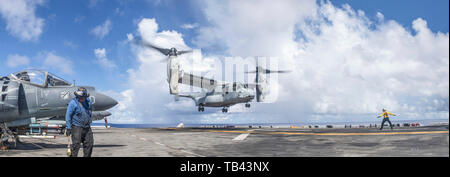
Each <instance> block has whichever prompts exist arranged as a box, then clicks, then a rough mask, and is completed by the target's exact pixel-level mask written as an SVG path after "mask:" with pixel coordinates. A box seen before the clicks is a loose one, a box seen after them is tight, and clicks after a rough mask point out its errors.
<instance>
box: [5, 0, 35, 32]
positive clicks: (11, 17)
mask: <svg viewBox="0 0 450 177" xmlns="http://www.w3.org/2000/svg"><path fill="white" fill-rule="evenodd" d="M0 4H1V5H0V14H1V15H2V17H3V19H4V20H5V21H6V30H8V31H9V33H11V35H13V36H15V37H17V38H19V39H20V40H22V41H36V40H37V39H38V38H39V36H40V35H41V34H42V30H43V28H44V19H42V18H39V17H37V16H36V13H35V11H36V7H37V6H40V5H43V4H44V0H14V1H11V0H0Z"/></svg>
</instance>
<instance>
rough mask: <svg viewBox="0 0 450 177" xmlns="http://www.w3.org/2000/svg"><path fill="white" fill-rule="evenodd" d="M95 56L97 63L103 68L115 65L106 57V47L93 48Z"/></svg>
mask: <svg viewBox="0 0 450 177" xmlns="http://www.w3.org/2000/svg"><path fill="white" fill-rule="evenodd" d="M94 54H95V57H96V58H97V61H96V62H97V63H98V64H99V65H100V66H101V67H103V68H115V67H117V66H116V65H115V64H114V63H113V62H111V61H110V60H108V58H106V49H105V48H102V49H100V48H99V49H95V50H94Z"/></svg>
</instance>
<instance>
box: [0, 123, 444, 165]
mask: <svg viewBox="0 0 450 177" xmlns="http://www.w3.org/2000/svg"><path fill="white" fill-rule="evenodd" d="M93 132H94V139H95V140H94V141H95V142H94V150H93V154H92V155H93V156H94V157H379V156H382V157H392V156H393V157H397V156H399V157H400V156H401V157H405V156H406V157H409V156H412V157H424V156H425V157H449V134H448V132H449V130H448V124H447V125H436V126H421V127H395V128H394V130H390V129H389V127H387V128H386V129H384V130H382V131H380V130H378V128H375V127H372V128H368V127H365V128H270V127H262V128H259V127H256V128H248V127H247V128H239V127H238V128H236V127H233V128H224V127H221V128H216V127H215V128H212V127H186V128H114V127H113V128H105V127H93ZM20 141H21V143H18V144H17V147H16V148H15V149H9V150H6V151H0V157H5V156H6V157H15V156H19V157H65V156H66V152H67V143H68V139H67V137H65V136H62V135H61V136H56V137H55V138H32V137H29V138H21V139H20ZM79 153H80V154H79V156H82V150H81V149H80V152H79Z"/></svg>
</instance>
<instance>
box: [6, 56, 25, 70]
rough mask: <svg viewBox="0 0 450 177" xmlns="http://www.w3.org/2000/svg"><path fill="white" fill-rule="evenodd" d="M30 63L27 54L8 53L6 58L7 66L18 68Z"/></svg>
mask: <svg viewBox="0 0 450 177" xmlns="http://www.w3.org/2000/svg"><path fill="white" fill-rule="evenodd" d="M28 64H30V59H28V57H27V56H21V55H18V54H14V55H8V57H7V58H6V66H8V67H10V68H16V67H18V66H22V65H28Z"/></svg>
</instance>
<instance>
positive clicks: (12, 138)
mask: <svg viewBox="0 0 450 177" xmlns="http://www.w3.org/2000/svg"><path fill="white" fill-rule="evenodd" d="M0 130H1V137H0V141H1V142H0V146H1V150H7V149H8V147H9V146H12V147H13V148H15V147H16V146H17V142H18V141H19V139H18V138H17V136H16V135H15V134H14V133H13V132H12V131H11V130H10V129H9V128H8V127H7V126H6V123H2V124H0Z"/></svg>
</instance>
